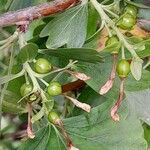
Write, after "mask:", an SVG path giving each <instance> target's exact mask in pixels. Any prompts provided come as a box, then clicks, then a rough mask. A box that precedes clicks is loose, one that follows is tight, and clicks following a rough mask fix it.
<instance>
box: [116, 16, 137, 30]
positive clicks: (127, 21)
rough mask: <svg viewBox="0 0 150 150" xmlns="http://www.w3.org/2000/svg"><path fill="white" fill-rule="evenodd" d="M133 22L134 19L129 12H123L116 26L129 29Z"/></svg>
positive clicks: (134, 22)
mask: <svg viewBox="0 0 150 150" xmlns="http://www.w3.org/2000/svg"><path fill="white" fill-rule="evenodd" d="M135 24H136V19H135V18H134V17H133V16H132V15H130V14H125V15H124V16H123V18H121V19H120V20H119V22H118V23H117V26H118V27H120V28H121V29H124V30H130V29H131V28H132V27H133V26H134V25H135Z"/></svg>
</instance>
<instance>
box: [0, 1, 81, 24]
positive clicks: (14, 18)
mask: <svg viewBox="0 0 150 150" xmlns="http://www.w3.org/2000/svg"><path fill="white" fill-rule="evenodd" d="M79 1H80V0H54V1H52V2H48V3H45V4H40V5H37V6H33V7H28V8H25V9H21V10H18V11H12V12H7V13H5V14H2V15H1V16H0V27H5V26H11V25H15V24H17V23H18V22H22V21H32V20H34V19H38V18H40V17H43V16H48V15H52V14H55V13H58V12H62V11H64V10H66V9H67V8H69V7H72V6H74V5H76V4H77V3H79Z"/></svg>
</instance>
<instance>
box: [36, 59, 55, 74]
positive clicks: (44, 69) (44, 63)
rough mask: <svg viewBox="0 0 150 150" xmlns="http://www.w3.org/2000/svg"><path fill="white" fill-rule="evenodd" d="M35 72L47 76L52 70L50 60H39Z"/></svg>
mask: <svg viewBox="0 0 150 150" xmlns="http://www.w3.org/2000/svg"><path fill="white" fill-rule="evenodd" d="M34 67H35V71H36V72H38V73H40V74H45V73H48V72H50V71H51V69H52V65H51V64H50V63H49V61H48V60H46V59H44V58H39V59H38V60H37V61H36V62H35V66H34Z"/></svg>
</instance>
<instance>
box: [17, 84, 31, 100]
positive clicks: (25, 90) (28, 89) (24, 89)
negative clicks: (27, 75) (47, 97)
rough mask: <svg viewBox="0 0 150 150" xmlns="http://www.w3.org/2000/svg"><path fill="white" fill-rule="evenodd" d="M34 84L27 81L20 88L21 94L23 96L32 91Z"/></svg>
mask: <svg viewBox="0 0 150 150" xmlns="http://www.w3.org/2000/svg"><path fill="white" fill-rule="evenodd" d="M32 89H33V87H32V85H31V84H27V83H24V84H23V85H22V86H21V88H20V94H21V96H22V97H24V96H26V95H28V94H29V93H30V92H32Z"/></svg>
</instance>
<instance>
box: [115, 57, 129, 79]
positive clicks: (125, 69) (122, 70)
mask: <svg viewBox="0 0 150 150" xmlns="http://www.w3.org/2000/svg"><path fill="white" fill-rule="evenodd" d="M129 72H130V64H129V62H128V61H127V60H125V59H122V60H120V61H119V63H118V64H117V73H118V76H119V77H120V78H126V77H127V76H128V74H129Z"/></svg>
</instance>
